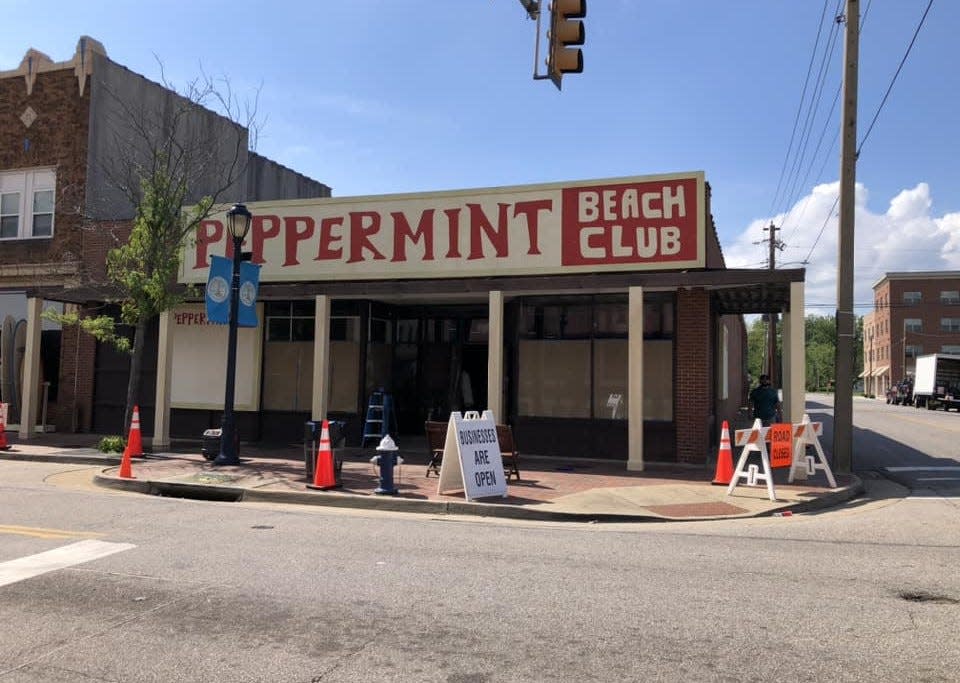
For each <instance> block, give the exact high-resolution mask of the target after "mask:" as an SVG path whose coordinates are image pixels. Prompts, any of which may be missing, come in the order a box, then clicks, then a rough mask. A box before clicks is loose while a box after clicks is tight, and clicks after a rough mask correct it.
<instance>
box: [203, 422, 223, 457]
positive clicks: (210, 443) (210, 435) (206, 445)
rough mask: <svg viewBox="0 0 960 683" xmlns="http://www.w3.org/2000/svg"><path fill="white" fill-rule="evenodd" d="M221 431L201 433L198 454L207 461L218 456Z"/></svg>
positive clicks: (211, 430)
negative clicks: (201, 438)
mask: <svg viewBox="0 0 960 683" xmlns="http://www.w3.org/2000/svg"><path fill="white" fill-rule="evenodd" d="M222 432H223V430H222V429H207V430H205V431H204V432H203V440H202V441H201V445H200V453H201V454H202V455H203V457H204V458H205V459H207V460H213V459H214V458H216V457H217V456H218V455H220V435H221V433H222Z"/></svg>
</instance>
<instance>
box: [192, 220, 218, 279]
mask: <svg viewBox="0 0 960 683" xmlns="http://www.w3.org/2000/svg"><path fill="white" fill-rule="evenodd" d="M222 238H223V223H221V222H220V221H215V220H209V221H200V225H199V226H197V246H196V250H197V259H196V264H195V265H194V266H193V267H194V268H195V269H196V268H208V267H209V266H210V262H209V260H208V259H207V257H208V254H207V250H208V249H209V247H210V245H211V244H216V243H217V242H219V241H220V240H221V239H222Z"/></svg>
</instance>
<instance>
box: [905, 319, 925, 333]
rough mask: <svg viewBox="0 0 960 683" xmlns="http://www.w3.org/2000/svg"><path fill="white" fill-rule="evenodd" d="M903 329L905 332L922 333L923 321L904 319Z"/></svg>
mask: <svg viewBox="0 0 960 683" xmlns="http://www.w3.org/2000/svg"><path fill="white" fill-rule="evenodd" d="M903 329H904V331H905V332H923V321H922V320H921V319H920V318H904V320H903Z"/></svg>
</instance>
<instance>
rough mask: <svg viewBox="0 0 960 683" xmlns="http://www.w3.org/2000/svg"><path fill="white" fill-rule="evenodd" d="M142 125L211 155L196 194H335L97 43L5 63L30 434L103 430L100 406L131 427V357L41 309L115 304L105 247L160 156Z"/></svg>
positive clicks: (13, 249)
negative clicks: (124, 185) (144, 169)
mask: <svg viewBox="0 0 960 683" xmlns="http://www.w3.org/2000/svg"><path fill="white" fill-rule="evenodd" d="M174 119H176V121H174ZM176 122H179V123H181V124H182V125H181V126H180V127H179V128H177V127H176V125H174V124H175V123H176ZM138 128H140V129H150V128H155V129H158V130H163V129H167V130H179V131H180V132H179V133H177V135H179V136H181V137H179V138H178V142H181V143H183V144H184V145H196V146H197V148H199V149H203V150H204V154H205V156H204V157H203V158H202V159H198V161H202V163H203V164H206V165H207V169H208V170H207V171H205V172H199V173H196V174H195V175H194V176H192V181H193V182H192V186H191V188H190V196H189V201H191V202H193V201H196V200H197V199H199V198H200V197H203V196H206V195H210V194H211V193H213V192H215V191H217V190H218V189H224V188H225V191H223V192H221V193H220V194H221V195H222V200H223V201H238V200H239V199H240V198H253V199H288V198H296V197H324V196H329V194H330V188H328V187H327V186H326V185H323V184H322V183H318V182H316V181H314V180H311V179H309V178H306V177H304V176H302V175H300V174H297V173H294V172H293V171H291V170H290V169H287V168H284V167H283V166H281V165H279V164H277V163H275V162H273V161H271V160H269V159H266V158H264V157H261V156H259V155H257V154H255V153H253V152H251V151H250V150H249V139H248V138H249V135H248V131H247V129H246V128H244V127H243V126H241V125H238V124H237V123H235V122H233V121H231V120H229V119H227V118H224V117H223V116H220V115H219V114H217V113H215V112H213V111H210V110H208V109H205V108H204V107H202V106H197V104H196V103H194V102H191V101H189V100H188V99H187V98H184V97H182V96H180V95H179V94H177V93H176V92H173V91H172V90H170V89H168V88H166V87H164V86H163V85H160V84H157V83H154V82H151V81H149V80H147V79H146V78H143V77H142V76H140V75H138V74H135V73H133V72H131V71H130V70H128V69H126V68H125V67H123V66H121V65H119V64H117V63H115V62H113V61H111V60H110V59H109V58H108V57H107V54H106V50H105V49H104V47H103V46H102V45H101V44H100V43H98V42H97V41H96V40H93V39H92V38H89V37H83V38H81V39H80V40H79V41H78V43H77V46H76V50H75V51H74V54H73V55H72V57H71V58H70V59H68V60H66V61H62V62H56V61H54V60H52V59H51V58H50V57H48V56H47V55H45V54H44V53H42V52H39V51H37V50H33V49H31V50H29V51H28V52H27V54H26V55H25V56H24V58H23V60H22V61H21V63H20V65H19V66H18V67H17V68H15V69H12V70H9V71H0V254H2V255H3V258H2V259H0V321H2V323H0V324H2V327H0V337H2V338H0V378H2V382H0V399H2V400H3V401H4V402H5V403H7V404H9V406H10V409H11V414H10V416H9V419H10V422H11V423H13V424H18V423H23V424H22V427H23V430H24V431H26V432H29V430H30V429H31V427H32V426H33V425H35V424H36V425H37V427H39V428H40V429H48V428H49V429H57V430H60V431H90V430H95V431H96V430H97V426H98V420H97V417H98V415H99V416H100V417H101V418H104V419H101V420H99V422H100V424H101V425H105V424H108V423H109V424H110V425H111V426H110V427H109V429H107V430H105V431H107V432H108V433H116V432H118V431H120V422H121V421H122V420H119V419H118V418H116V414H117V410H118V409H119V414H120V415H122V407H118V406H117V405H115V404H116V402H117V400H119V401H120V402H122V398H119V399H117V400H114V399H111V398H109V397H112V396H119V397H122V396H123V389H122V387H123V386H124V385H125V384H126V377H125V375H124V373H125V372H126V370H125V365H126V364H127V363H128V360H127V359H125V358H123V357H121V356H119V355H118V354H116V353H115V352H111V350H110V349H109V348H107V347H104V346H103V345H99V344H97V343H96V342H95V341H94V339H93V338H92V337H90V336H88V335H86V334H81V333H79V332H78V330H77V329H68V330H66V331H62V330H60V328H59V326H57V325H56V324H54V323H51V322H48V321H45V320H40V319H39V317H38V315H36V314H37V312H38V311H40V310H42V309H46V308H50V307H53V308H55V309H56V310H58V311H63V310H65V308H66V309H67V310H71V309H72V310H80V311H81V312H91V313H93V312H102V311H105V310H106V311H109V310H110V308H109V306H107V307H106V308H105V304H106V302H108V301H109V299H108V298H107V297H105V293H104V291H103V284H104V280H105V275H106V272H105V270H106V268H105V263H106V254H107V252H108V251H109V250H110V249H112V248H114V247H115V246H117V245H118V244H121V243H122V242H123V241H125V240H126V238H127V235H128V234H129V230H130V225H131V220H132V218H133V216H134V213H135V208H134V206H132V205H131V203H130V202H129V200H128V199H127V197H126V195H125V194H124V192H123V191H122V190H121V188H120V187H119V182H120V181H122V180H129V178H123V177H121V174H122V171H123V165H124V164H128V163H133V162H137V161H138V160H142V159H143V158H144V155H146V154H149V151H150V150H149V149H146V148H147V147H149V146H150V144H151V140H150V139H149V138H148V137H146V136H144V135H143V134H138V131H137V129H138ZM33 290H36V292H37V293H39V296H37V297H30V295H29V293H30V291H33ZM28 299H32V301H28ZM35 318H36V324H35V325H32V324H31V322H30V321H31V320H33V319H35ZM155 328H156V326H154V332H153V336H154V340H153V341H152V345H153V346H154V347H155V346H156V341H155V337H156V329H155ZM28 346H30V347H31V351H36V353H28V351H27V347H28ZM153 367H154V368H155V363H153ZM149 372H150V368H147V369H146V372H145V380H146V381H147V384H146V386H147V387H149V389H150V391H151V395H152V390H153V386H154V382H153V377H152V376H151V375H150V374H149ZM104 397H106V398H104ZM21 408H23V410H22V411H21ZM21 412H23V413H24V417H25V419H23V420H21V419H20V418H21ZM106 416H109V419H106ZM37 423H39V424H37Z"/></svg>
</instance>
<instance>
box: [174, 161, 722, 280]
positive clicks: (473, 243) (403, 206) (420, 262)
mask: <svg viewBox="0 0 960 683" xmlns="http://www.w3.org/2000/svg"><path fill="white" fill-rule="evenodd" d="M247 208H248V209H249V210H250V212H251V213H252V214H253V220H252V222H251V226H250V233H249V234H248V235H247V238H246V241H245V242H244V249H245V250H248V251H250V252H251V254H252V256H251V262H252V263H255V264H257V265H259V266H261V267H262V270H261V271H260V281H261V282H297V281H304V282H310V281H326V280H370V279H397V278H447V277H488V276H504V275H547V274H551V273H596V272H601V271H602V272H606V271H638V270H682V269H684V268H702V267H703V266H704V264H705V263H706V237H705V236H706V225H707V221H706V215H707V212H706V180H705V178H704V174H703V172H702V171H693V172H687V173H671V174H665V175H651V176H634V177H628V178H605V179H598V180H578V181H575V182H565V183H550V184H546V185H521V186H516V187H498V188H481V189H473V190H455V191H447V192H430V193H421V194H403V195H381V196H373V197H336V198H330V197H327V198H322V199H291V200H282V201H268V202H254V203H250V204H247ZM223 210H224V212H225V211H226V206H224V207H223ZM226 223H227V221H226V216H225V213H219V212H218V213H215V214H213V215H211V216H209V217H208V218H206V219H205V220H203V221H200V225H198V226H197V230H196V232H195V233H193V234H192V235H191V238H192V239H188V240H186V242H187V244H186V245H185V247H184V253H183V261H182V267H181V270H180V282H194V283H205V282H206V281H207V271H208V270H209V268H210V256H211V255H213V254H229V252H228V251H227V248H228V244H229V243H230V235H229V231H228V230H227V225H226Z"/></svg>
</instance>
